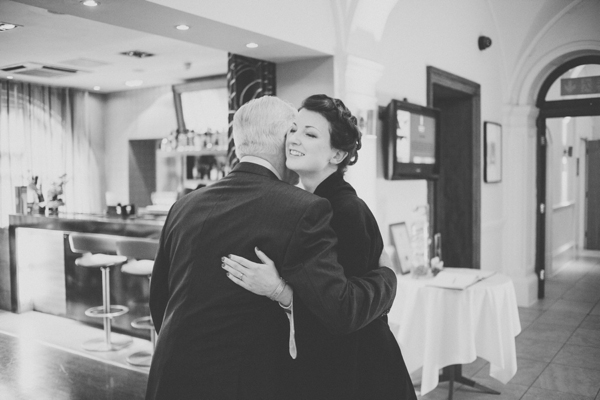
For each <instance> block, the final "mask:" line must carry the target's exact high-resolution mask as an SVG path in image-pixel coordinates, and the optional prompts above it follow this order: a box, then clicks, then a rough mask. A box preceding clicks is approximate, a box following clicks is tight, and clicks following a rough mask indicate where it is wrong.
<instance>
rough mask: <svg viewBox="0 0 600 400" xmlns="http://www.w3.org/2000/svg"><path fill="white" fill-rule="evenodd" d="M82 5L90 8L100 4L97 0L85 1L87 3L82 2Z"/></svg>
mask: <svg viewBox="0 0 600 400" xmlns="http://www.w3.org/2000/svg"><path fill="white" fill-rule="evenodd" d="M81 4H83V5H84V6H88V7H96V6H97V5H99V4H100V3H98V2H97V1H95V0H85V1H82V2H81Z"/></svg>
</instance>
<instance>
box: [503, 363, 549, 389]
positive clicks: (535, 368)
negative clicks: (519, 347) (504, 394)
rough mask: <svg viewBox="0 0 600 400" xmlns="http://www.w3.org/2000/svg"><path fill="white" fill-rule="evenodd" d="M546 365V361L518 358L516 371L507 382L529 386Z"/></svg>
mask: <svg viewBox="0 0 600 400" xmlns="http://www.w3.org/2000/svg"><path fill="white" fill-rule="evenodd" d="M547 365H548V363H547V362H544V361H535V360H528V359H526V358H521V359H518V361H517V373H516V374H515V376H514V377H513V378H512V379H511V380H510V381H509V383H511V384H517V385H525V386H531V385H532V384H533V382H535V380H536V379H537V378H538V377H539V376H540V374H541V373H542V371H543V370H544V369H545V368H546V366H547Z"/></svg>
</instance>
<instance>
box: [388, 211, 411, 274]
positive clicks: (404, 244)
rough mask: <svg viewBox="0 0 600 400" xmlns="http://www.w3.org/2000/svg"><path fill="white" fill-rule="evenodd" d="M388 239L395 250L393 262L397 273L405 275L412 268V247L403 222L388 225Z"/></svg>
mask: <svg viewBox="0 0 600 400" xmlns="http://www.w3.org/2000/svg"><path fill="white" fill-rule="evenodd" d="M390 237H391V239H392V245H393V246H394V249H395V260H394V262H395V263H396V265H397V271H398V272H400V273H402V274H407V273H409V272H410V270H411V269H412V268H413V266H414V260H413V253H412V247H411V245H410V234H409V232H408V227H407V226H406V223H405V222H398V223H396V224H391V225H390Z"/></svg>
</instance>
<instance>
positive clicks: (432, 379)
mask: <svg viewBox="0 0 600 400" xmlns="http://www.w3.org/2000/svg"><path fill="white" fill-rule="evenodd" d="M426 285H427V279H413V278H411V277H410V276H409V275H398V290H397V294H396V300H395V301H394V306H393V307H392V309H391V310H390V313H389V315H388V318H389V324H390V328H391V329H392V332H393V333H394V335H395V336H396V339H397V340H398V343H399V344H400V348H401V349H402V354H403V356H404V361H405V362H406V367H407V368H408V371H409V372H410V373H413V372H414V371H416V370H418V369H419V368H421V367H423V372H422V381H421V394H426V393H428V392H430V391H431V390H433V389H435V387H436V386H437V385H438V383H439V370H440V369H441V368H443V367H446V366H449V365H454V364H468V363H471V362H473V361H475V359H476V358H477V356H479V357H482V358H484V359H486V360H487V361H489V362H490V375H491V376H492V377H493V378H496V379H498V380H499V381H501V382H502V383H507V382H508V381H509V380H510V379H511V378H512V377H513V376H514V375H515V373H516V372H517V355H516V350H515V336H517V335H518V334H519V333H520V332H521V323H520V322H519V311H518V308H517V300H516V296H515V290H514V286H513V283H512V281H511V280H510V278H508V277H507V276H505V275H501V274H494V275H492V276H491V277H489V278H486V279H484V280H482V281H480V282H478V283H476V284H474V285H472V286H470V287H468V288H467V289H465V290H453V289H442V288H436V287H430V286H426Z"/></svg>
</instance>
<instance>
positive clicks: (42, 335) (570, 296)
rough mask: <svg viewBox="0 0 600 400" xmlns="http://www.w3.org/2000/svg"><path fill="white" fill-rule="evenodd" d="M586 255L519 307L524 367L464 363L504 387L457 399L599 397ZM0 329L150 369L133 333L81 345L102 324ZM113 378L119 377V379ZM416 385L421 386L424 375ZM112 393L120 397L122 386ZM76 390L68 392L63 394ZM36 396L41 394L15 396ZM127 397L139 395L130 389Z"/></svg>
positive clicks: (472, 373) (121, 365)
mask: <svg viewBox="0 0 600 400" xmlns="http://www.w3.org/2000/svg"><path fill="white" fill-rule="evenodd" d="M586 254H588V255H586V256H581V257H579V258H578V259H577V260H575V261H573V262H571V263H570V265H568V266H566V267H565V268H563V269H562V270H561V271H560V272H559V273H558V274H557V275H556V276H554V277H552V278H551V279H549V280H548V282H547V283H546V298H545V299H544V300H542V301H538V302H537V303H536V304H534V305H533V306H532V307H528V308H519V315H520V317H521V327H522V332H521V334H520V335H519V336H518V337H517V339H516V345H517V364H518V372H517V374H516V375H515V377H514V378H513V379H512V380H511V381H510V382H509V383H508V384H507V385H503V384H501V383H500V382H498V381H496V380H495V379H493V378H491V377H490V376H489V364H488V363H487V362H486V361H485V360H483V359H477V360H476V361H475V362H473V363H472V364H469V365H465V366H464V367H463V375H465V376H467V377H471V378H472V379H474V380H475V381H477V382H478V383H481V384H483V385H485V386H488V387H490V388H493V389H495V390H497V391H499V392H501V394H500V395H491V394H484V393H481V392H479V391H478V390H476V389H473V388H470V387H466V386H460V385H458V386H457V387H458V388H457V390H456V391H455V393H454V399H455V400H473V399H481V400H506V399H511V400H512V399H514V400H517V399H520V400H600V252H596V253H586ZM0 333H2V334H4V335H8V336H11V337H14V338H18V339H19V340H20V341H21V342H23V345H24V347H23V348H28V346H27V343H31V342H32V341H35V342H36V343H41V344H43V345H44V346H47V347H50V348H53V349H58V350H62V351H65V352H67V353H70V354H72V355H73V356H72V357H81V356H83V357H86V358H88V359H92V360H97V361H101V362H102V363H103V364H110V365H111V366H114V367H117V369H124V370H123V372H117V373H115V372H114V371H113V372H110V371H112V370H109V372H104V373H105V374H107V373H110V374H115V377H121V378H122V377H123V376H127V377H129V376H130V375H127V374H136V373H137V374H139V373H140V372H141V373H142V374H144V375H145V374H146V373H147V371H148V368H136V367H131V366H129V365H127V363H126V362H125V358H126V357H127V356H128V355H129V354H131V353H133V352H134V351H137V350H141V349H144V350H145V349H149V347H150V343H149V342H148V341H146V340H141V339H134V344H133V345H132V346H130V347H128V348H126V349H124V350H120V351H117V352H112V353H90V352H85V351H82V350H81V346H80V345H81V343H82V342H83V341H85V340H86V339H89V338H90V337H96V336H99V335H100V334H101V331H99V330H98V329H97V328H92V327H89V326H86V325H83V324H80V323H78V322H76V321H72V320H68V319H65V318H59V317H54V316H51V315H48V314H42V313H35V312H31V313H25V314H19V315H18V314H13V313H9V312H2V311H0ZM5 339H6V338H5ZM29 347H33V345H31V346H29ZM0 361H1V360H0ZM77 365H79V364H77ZM0 366H2V363H1V362H0ZM1 375H2V374H1V373H0V389H3V388H4V389H6V387H8V386H5V387H3V386H2V385H3V384H4V385H6V382H4V383H3V380H2V379H1V378H2V376H1ZM132 376H134V377H137V376H138V375H132ZM108 378H110V377H108ZM108 378H107V379H108ZM110 379H111V382H112V379H114V378H110ZM123 379H124V378H123ZM127 379H129V382H130V383H131V385H133V386H136V387H137V388H136V387H128V389H130V390H133V391H134V392H135V393H138V394H140V395H142V396H143V393H144V391H145V379H144V378H143V376H142V378H136V380H135V383H134V381H132V379H131V378H127ZM83 381H85V379H84V380H83ZM14 384H16V383H15V382H12V383H11V385H13V386H14ZM131 385H130V386H131ZM11 387H12V386H11ZM80 389H81V390H85V388H83V389H82V388H80ZM416 389H417V390H418V389H419V386H418V382H417V383H416ZM3 393H4V394H5V391H4V390H0V399H3V400H4V398H3V397H2V396H3V395H4V394H3ZM112 396H113V397H111V398H115V399H116V398H119V395H117V394H116V393H115V394H113V395H112ZM76 397H77V396H75V397H73V396H70V395H68V396H67V395H65V396H64V397H60V399H61V400H62V399H74V398H76ZM30 398H35V397H27V396H25V397H22V396H16V397H12V398H10V399H11V400H13V399H18V400H21V399H27V400H29V399H30ZM38 398H39V397H38ZM58 398H59V397H54V398H53V400H57V399H58ZM127 398H128V399H132V397H131V395H128V397H127ZM419 398H420V399H423V400H438V399H447V398H448V383H440V384H439V385H438V387H437V388H436V389H435V390H434V391H432V392H430V393H428V394H427V395H425V396H420V397H419Z"/></svg>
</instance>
